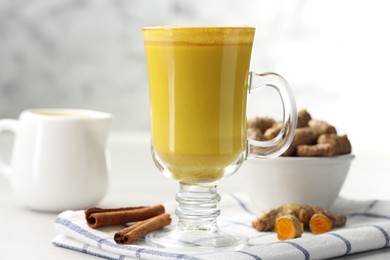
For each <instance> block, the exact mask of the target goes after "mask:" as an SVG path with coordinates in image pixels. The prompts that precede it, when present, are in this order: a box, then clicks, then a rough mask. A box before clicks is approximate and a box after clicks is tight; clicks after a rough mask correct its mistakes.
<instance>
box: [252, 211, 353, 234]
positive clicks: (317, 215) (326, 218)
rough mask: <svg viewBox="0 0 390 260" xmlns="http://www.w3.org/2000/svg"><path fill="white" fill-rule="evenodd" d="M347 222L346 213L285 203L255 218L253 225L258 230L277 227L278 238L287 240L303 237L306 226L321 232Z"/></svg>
mask: <svg viewBox="0 0 390 260" xmlns="http://www.w3.org/2000/svg"><path fill="white" fill-rule="evenodd" d="M345 223H346V217H345V216H344V215H338V214H333V213H330V212H328V211H326V210H325V209H323V208H320V207H317V206H310V205H306V204H285V205H282V206H280V207H278V208H276V209H271V210H269V211H268V212H266V213H264V214H262V215H260V216H259V217H257V218H255V219H254V220H253V221H252V226H253V227H254V228H255V229H256V230H257V231H270V230H272V229H275V232H276V233H277V236H278V239H280V240H285V239H291V238H298V237H301V235H302V233H303V230H304V228H305V227H308V228H310V230H311V231H312V232H313V233H314V234H320V233H324V232H328V231H329V230H331V229H332V228H333V227H339V226H343V225H345Z"/></svg>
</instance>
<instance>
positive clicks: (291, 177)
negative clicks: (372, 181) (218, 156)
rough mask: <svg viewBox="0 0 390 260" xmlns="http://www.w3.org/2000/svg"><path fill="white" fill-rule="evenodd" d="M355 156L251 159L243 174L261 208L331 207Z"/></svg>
mask: <svg viewBox="0 0 390 260" xmlns="http://www.w3.org/2000/svg"><path fill="white" fill-rule="evenodd" d="M354 157H355V156H354V155H352V154H347V155H341V156H335V157H278V158H275V159H268V160H267V159H257V158H253V159H249V160H248V161H246V162H245V163H244V164H243V166H242V168H241V174H242V176H245V178H249V181H248V185H249V189H248V191H249V193H250V196H251V197H252V200H253V202H254V203H255V204H256V205H257V206H258V208H259V209H262V210H267V209H270V208H274V207H278V206H280V205H282V204H285V203H305V204H309V205H317V206H321V207H324V208H328V207H329V206H330V205H331V204H332V203H333V202H334V201H335V199H336V198H337V196H338V194H339V192H340V190H341V187H342V186H343V184H344V181H345V178H346V177H347V174H348V171H349V168H350V165H351V162H352V160H353V159H354Z"/></svg>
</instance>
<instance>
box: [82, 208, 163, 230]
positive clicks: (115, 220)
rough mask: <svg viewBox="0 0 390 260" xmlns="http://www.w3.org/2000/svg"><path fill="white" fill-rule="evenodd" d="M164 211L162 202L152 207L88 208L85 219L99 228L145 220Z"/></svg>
mask: <svg viewBox="0 0 390 260" xmlns="http://www.w3.org/2000/svg"><path fill="white" fill-rule="evenodd" d="M164 212H165V209H164V206H163V205H161V204H159V205H156V206H152V207H127V208H117V209H102V208H88V209H86V210H85V219H86V220H87V224H88V226H89V227H91V228H98V227H104V226H111V225H119V224H125V223H128V222H135V221H140V220H145V219H148V218H151V217H154V216H157V215H160V214H162V213H164Z"/></svg>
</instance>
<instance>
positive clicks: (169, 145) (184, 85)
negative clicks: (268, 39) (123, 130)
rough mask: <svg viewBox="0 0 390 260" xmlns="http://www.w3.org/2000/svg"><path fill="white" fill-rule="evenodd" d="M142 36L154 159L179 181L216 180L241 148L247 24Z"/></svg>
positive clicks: (248, 37) (169, 29)
mask: <svg viewBox="0 0 390 260" xmlns="http://www.w3.org/2000/svg"><path fill="white" fill-rule="evenodd" d="M194 30H196V33H194ZM143 33H144V40H145V50H146V58H147V66H148V74H149V88H150V103H151V131H152V144H153V149H154V153H155V156H156V157H157V158H158V160H159V161H160V162H161V163H162V164H163V165H164V167H166V168H167V169H168V170H169V172H170V174H171V176H172V177H173V178H175V179H177V180H179V181H182V182H187V183H208V182H212V181H216V180H218V179H220V178H222V177H223V176H224V173H225V170H226V168H227V167H228V166H229V165H231V164H234V163H235V162H236V161H240V160H242V159H243V156H244V155H243V154H244V151H245V149H246V124H245V121H246V96H247V77H248V71H249V63H250V56H251V50H252V42H253V37H254V28H250V27H231V28H230V27H221V28H195V29H194V28H191V29H189V28H184V27H183V28H172V27H157V28H144V30H143Z"/></svg>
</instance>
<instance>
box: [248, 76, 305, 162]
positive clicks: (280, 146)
mask: <svg viewBox="0 0 390 260" xmlns="http://www.w3.org/2000/svg"><path fill="white" fill-rule="evenodd" d="M261 87H272V88H274V89H275V90H276V91H277V92H278V94H279V96H280V99H281V101H282V104H283V118H282V127H281V130H280V132H279V134H278V135H277V136H276V137H275V138H273V139H271V140H268V141H256V140H252V139H248V141H247V144H248V147H247V149H248V152H247V157H249V158H251V157H258V158H274V157H277V156H279V155H281V154H282V153H284V152H285V151H286V150H287V148H288V147H289V146H290V144H291V142H292V140H293V138H294V133H295V129H296V126H297V107H296V103H295V98H294V95H293V93H292V90H291V87H290V85H289V84H288V82H287V81H286V80H285V79H284V78H283V77H282V76H280V75H278V74H276V73H272V72H268V73H262V74H256V73H253V72H250V74H249V93H251V92H252V91H254V90H256V89H259V88H261ZM251 146H255V147H256V154H254V153H251V152H250V151H251V149H250V148H251Z"/></svg>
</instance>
